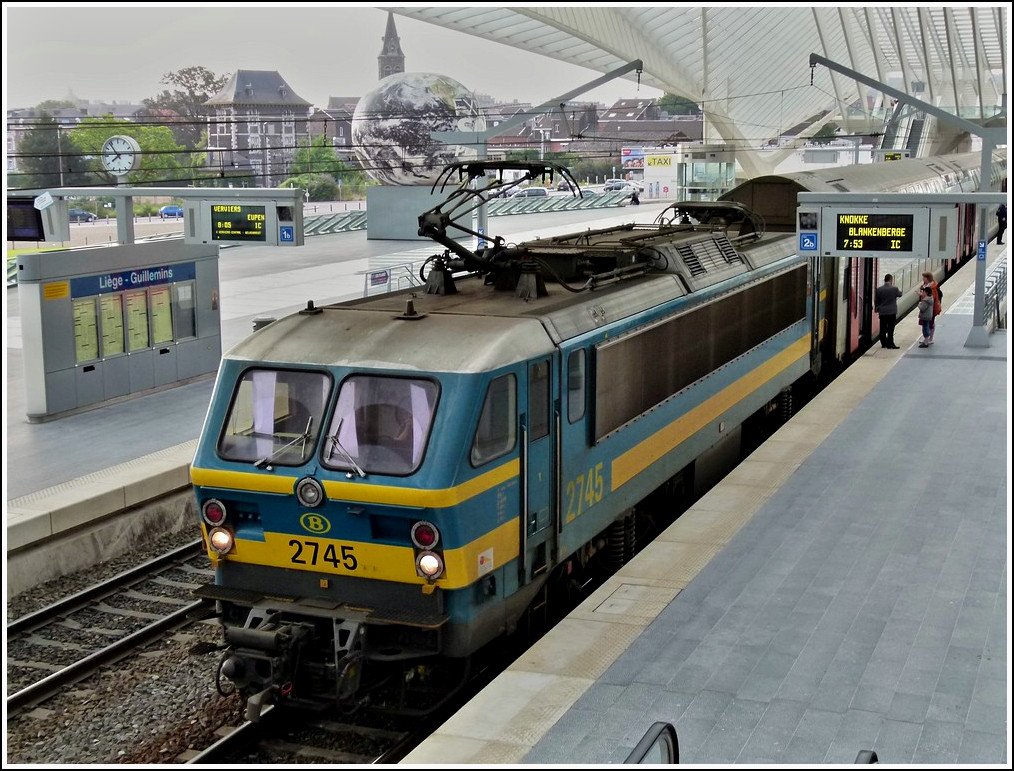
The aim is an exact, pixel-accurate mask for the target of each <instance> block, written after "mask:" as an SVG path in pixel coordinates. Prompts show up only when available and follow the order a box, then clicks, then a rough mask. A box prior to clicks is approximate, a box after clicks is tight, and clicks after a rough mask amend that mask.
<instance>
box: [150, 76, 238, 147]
mask: <svg viewBox="0 0 1014 771" xmlns="http://www.w3.org/2000/svg"><path fill="white" fill-rule="evenodd" d="M230 77H232V76H231V75H221V76H220V75H216V74H215V73H213V72H212V71H211V70H208V69H205V68H204V67H184V68H183V69H182V70H176V71H175V72H168V73H166V74H165V76H164V77H163V78H162V83H163V84H164V85H167V86H172V87H173V89H172V90H168V89H167V90H163V91H162V92H161V93H159V95H158V96H156V97H155V98H154V99H145V100H144V106H145V107H146V108H147V113H148V115H147V117H152V118H156V119H158V120H159V121H161V122H162V123H165V124H168V125H170V126H171V128H172V132H173V136H174V137H175V138H176V142H177V143H178V144H180V145H183V147H186V148H190V149H196V148H198V147H200V142H201V132H202V130H203V129H204V128H205V118H206V117H207V114H208V110H207V108H206V107H205V106H204V103H205V102H206V101H208V100H209V99H210V98H211V97H213V96H214V95H215V94H217V93H218V92H219V91H220V90H221V89H222V86H224V85H225V84H226V83H227V82H228V80H229V78H230Z"/></svg>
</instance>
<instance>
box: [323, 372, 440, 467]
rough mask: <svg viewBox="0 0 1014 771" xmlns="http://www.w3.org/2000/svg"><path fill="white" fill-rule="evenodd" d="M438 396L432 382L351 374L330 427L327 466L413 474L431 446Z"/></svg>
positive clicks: (325, 446) (325, 450)
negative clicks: (427, 447)
mask: <svg viewBox="0 0 1014 771" xmlns="http://www.w3.org/2000/svg"><path fill="white" fill-rule="evenodd" d="M437 395H438V388H437V384H436V383H435V382H433V381H432V380H422V379H418V378H399V377H386V376H378V375H353V376H352V377H349V378H347V379H346V380H345V381H344V382H343V383H342V385H341V390H340V391H339V393H338V406H337V407H336V408H335V412H334V415H333V416H332V418H331V425H329V426H328V428H327V432H326V438H325V441H324V453H323V462H324V465H325V466H327V467H329V468H335V469H343V470H347V471H352V472H355V473H357V474H360V473H370V472H372V473H375V474H399V475H400V474H409V473H411V472H412V471H414V470H415V469H416V468H417V467H418V466H419V463H420V461H421V460H422V456H423V452H424V451H425V449H426V442H427V440H428V438H429V433H430V426H431V424H432V423H433V411H434V409H435V408H436V405H437Z"/></svg>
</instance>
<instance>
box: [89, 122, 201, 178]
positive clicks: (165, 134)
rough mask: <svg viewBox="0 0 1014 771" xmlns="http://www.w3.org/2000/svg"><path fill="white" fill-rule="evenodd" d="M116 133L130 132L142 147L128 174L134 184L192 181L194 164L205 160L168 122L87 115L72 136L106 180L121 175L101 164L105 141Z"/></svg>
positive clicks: (93, 168) (91, 164)
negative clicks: (190, 149)
mask: <svg viewBox="0 0 1014 771" xmlns="http://www.w3.org/2000/svg"><path fill="white" fill-rule="evenodd" d="M114 134H127V135H129V136H131V137H133V138H134V139H135V140H136V141H137V144H138V145H140V147H141V158H140V163H139V164H138V166H137V167H135V169H134V171H132V172H131V173H130V174H129V175H127V181H128V182H129V183H130V184H132V185H143V184H165V183H167V182H171V181H174V180H175V181H180V180H182V181H187V182H189V181H190V180H191V179H192V178H193V175H194V168H195V167H194V166H193V165H192V164H200V163H202V162H203V155H202V154H200V153H196V154H193V155H191V154H190V153H188V152H187V150H186V148H185V147H180V146H179V145H178V144H176V140H175V139H174V138H173V133H172V131H170V130H169V128H168V127H167V126H147V125H143V124H139V123H132V122H130V121H127V120H119V119H116V118H114V117H113V116H112V115H106V116H105V117H102V118H84V119H83V120H82V121H81V123H79V124H78V125H77V126H75V127H74V129H73V130H72V131H71V138H72V139H73V141H74V144H75V146H76V147H77V148H78V152H79V153H81V157H82V158H83V159H84V160H85V161H86V162H87V163H88V164H89V167H90V170H92V171H94V172H95V174H96V175H97V176H98V178H99V179H101V180H102V181H103V182H104V183H105V184H109V185H113V184H116V182H117V181H118V179H117V178H116V177H115V176H113V175H112V174H109V173H108V172H106V171H105V170H104V169H103V167H102V160H101V158H102V145H103V143H104V142H105V141H106V140H107V139H108V138H109V137H111V136H113V135H114Z"/></svg>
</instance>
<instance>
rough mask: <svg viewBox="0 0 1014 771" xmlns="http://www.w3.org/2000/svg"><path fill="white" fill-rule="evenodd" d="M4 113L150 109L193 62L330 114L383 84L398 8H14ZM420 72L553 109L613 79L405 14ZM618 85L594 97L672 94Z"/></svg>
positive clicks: (409, 56) (404, 39)
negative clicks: (262, 82)
mask: <svg viewBox="0 0 1014 771" xmlns="http://www.w3.org/2000/svg"><path fill="white" fill-rule="evenodd" d="M3 14H4V34H5V40H4V107H5V109H12V108H19V107H34V106H35V105H37V104H39V103H40V102H42V101H45V100H49V99H65V98H67V96H68V94H73V96H74V97H76V98H78V99H83V100H88V101H96V102H123V103H140V102H141V101H142V100H143V99H146V98H150V97H154V96H156V95H157V94H158V93H159V92H160V91H162V90H164V89H165V88H167V86H166V85H165V84H163V83H162V82H161V81H162V78H163V77H164V76H165V75H166V74H167V73H170V72H175V71H177V70H181V69H184V68H185V67H204V68H205V69H208V70H210V71H212V72H213V73H215V74H216V75H225V74H231V73H233V72H235V71H236V70H239V69H246V70H276V71H277V72H278V73H279V74H280V75H281V76H282V78H283V79H284V80H285V81H286V82H287V83H288V84H289V86H290V88H291V89H292V90H293V92H294V93H295V94H296V95H298V96H300V97H302V98H303V99H305V100H307V101H308V102H311V103H312V104H314V105H316V106H319V107H324V106H326V105H327V102H328V98H329V97H331V96H353V97H355V96H362V95H363V94H365V93H367V92H368V91H370V90H371V89H372V88H373V87H374V86H375V85H376V83H377V80H378V72H377V56H378V55H379V54H380V50H381V43H382V40H383V37H384V31H385V29H386V27H387V11H383V10H380V8H378V7H376V6H367V5H359V4H355V3H340V4H339V3H290V4H286V5H281V4H272V3H263V4H257V5H252V4H251V5H245V4H244V5H240V4H235V5H227V4H214V3H211V4H209V3H180V2H161V3H133V4H131V3H126V4H120V3H116V4H105V3H101V4H80V3H74V4H70V3H4V6H3ZM395 25H396V27H397V30H398V36H399V38H400V40H401V49H402V52H403V53H404V54H405V69H406V70H407V71H409V72H432V73H436V74H440V75H444V76H447V77H449V78H453V79H454V80H457V81H458V82H460V83H461V84H462V85H463V86H465V87H466V88H467V89H469V90H470V91H472V92H474V93H478V94H489V95H490V96H492V97H494V98H496V99H497V100H500V101H508V102H509V101H514V100H517V101H519V102H531V103H532V104H541V103H543V102H545V101H548V100H550V99H553V98H555V97H557V96H559V95H561V94H564V93H567V92H568V91H572V90H573V89H575V88H578V87H580V86H582V85H584V84H585V83H589V82H591V81H593V80H595V79H596V78H598V77H600V76H601V73H599V72H595V71H593V70H587V69H584V68H582V67H576V66H573V65H569V64H565V63H562V62H557V61H555V60H552V59H548V58H546V57H543V56H538V55H536V54H531V53H527V52H525V51H519V50H517V49H515V48H512V47H510V46H505V45H501V44H499V43H491V42H487V41H483V40H481V39H479V38H477V37H473V36H471V35H467V34H464V33H460V32H452V31H450V30H445V29H443V28H441V27H438V26H436V25H433V24H427V23H426V22H421V21H416V20H414V19H408V18H405V17H403V16H398V15H397V14H396V15H395ZM660 95H661V92H660V91H658V90H657V89H653V88H648V87H646V86H643V85H642V86H640V88H639V87H638V85H637V83H636V82H635V81H631V80H626V79H616V80H614V81H612V82H610V83H608V84H606V85H603V86H600V87H599V88H597V89H595V90H593V91H588V92H586V93H584V94H582V95H581V96H580V97H579V98H580V99H582V100H591V101H600V102H604V103H606V104H612V103H613V102H614V101H616V100H617V99H621V98H634V97H646V98H654V97H657V96H660Z"/></svg>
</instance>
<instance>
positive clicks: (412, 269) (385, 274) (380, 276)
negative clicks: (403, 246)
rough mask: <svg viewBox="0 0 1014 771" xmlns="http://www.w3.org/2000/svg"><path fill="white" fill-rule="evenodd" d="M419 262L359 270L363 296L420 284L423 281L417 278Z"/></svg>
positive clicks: (385, 292)
mask: <svg viewBox="0 0 1014 771" xmlns="http://www.w3.org/2000/svg"><path fill="white" fill-rule="evenodd" d="M421 262H422V261H420V263H415V264H413V263H405V264H403V265H393V266H389V267H386V268H373V269H372V270H361V271H359V273H360V275H362V276H363V297H371V296H373V295H377V294H387V293H388V292H394V291H396V290H398V289H406V288H408V287H412V286H422V284H423V281H422V279H421V278H419V272H418V270H419V264H421Z"/></svg>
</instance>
